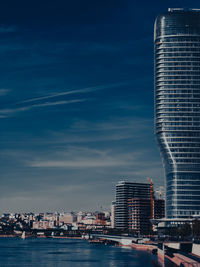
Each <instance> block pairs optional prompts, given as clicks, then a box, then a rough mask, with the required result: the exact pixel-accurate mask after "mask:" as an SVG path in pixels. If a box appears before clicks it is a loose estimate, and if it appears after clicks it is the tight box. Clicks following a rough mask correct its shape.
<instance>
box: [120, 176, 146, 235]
mask: <svg viewBox="0 0 200 267" xmlns="http://www.w3.org/2000/svg"><path fill="white" fill-rule="evenodd" d="M135 198H137V199H143V200H146V199H147V201H148V202H149V206H150V184H146V183H132V182H124V181H122V182H119V183H118V184H117V185H116V201H115V228H117V229H121V230H128V229H129V225H130V218H129V216H130V211H131V212H132V215H133V204H135V202H134V200H133V199H135ZM129 201H132V204H131V202H129ZM128 203H129V204H130V206H128Z"/></svg>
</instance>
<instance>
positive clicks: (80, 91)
mask: <svg viewBox="0 0 200 267" xmlns="http://www.w3.org/2000/svg"><path fill="white" fill-rule="evenodd" d="M124 84H127V83H124V82H123V83H122V82H121V83H113V84H106V85H99V86H92V87H86V88H81V89H75V90H67V91H64V92H59V93H52V94H49V95H46V96H40V97H34V98H30V99H27V100H24V101H20V102H18V104H21V103H29V102H35V101H40V100H44V99H51V98H57V97H60V96H65V95H73V94H84V93H90V92H95V91H98V90H103V89H109V88H113V87H117V86H121V85H124Z"/></svg>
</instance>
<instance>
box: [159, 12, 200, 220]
mask: <svg viewBox="0 0 200 267" xmlns="http://www.w3.org/2000/svg"><path fill="white" fill-rule="evenodd" d="M154 42H155V132H156V136H157V141H158V144H159V147H160V151H161V155H162V159H163V164H164V168H165V175H166V217H167V218H188V217H191V216H196V215H200V11H198V10H194V9H191V10H187V11H186V10H183V9H169V11H168V12H167V13H164V14H162V15H160V16H158V17H157V19H156V22H155V30H154Z"/></svg>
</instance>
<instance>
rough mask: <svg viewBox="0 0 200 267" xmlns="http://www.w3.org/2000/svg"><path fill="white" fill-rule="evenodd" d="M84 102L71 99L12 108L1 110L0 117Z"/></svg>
mask: <svg viewBox="0 0 200 267" xmlns="http://www.w3.org/2000/svg"><path fill="white" fill-rule="evenodd" d="M84 101H86V99H73V100H65V101H55V102H45V103H40V104H33V105H29V106H25V107H19V108H12V109H1V110H0V117H1V116H5V115H9V114H13V113H17V112H22V111H27V110H30V109H33V108H40V107H49V106H58V105H67V104H73V103H80V102H84Z"/></svg>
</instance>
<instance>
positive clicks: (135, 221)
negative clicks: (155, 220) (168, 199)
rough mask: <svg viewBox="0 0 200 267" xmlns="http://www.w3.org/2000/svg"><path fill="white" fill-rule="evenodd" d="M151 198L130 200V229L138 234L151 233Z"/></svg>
mask: <svg viewBox="0 0 200 267" xmlns="http://www.w3.org/2000/svg"><path fill="white" fill-rule="evenodd" d="M150 219H151V201H150V198H130V199H129V200H128V229H129V230H130V231H133V232H134V233H137V234H149V232H150V230H151V222H150Z"/></svg>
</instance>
